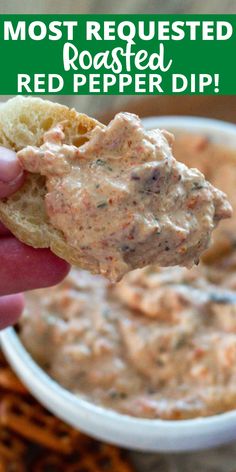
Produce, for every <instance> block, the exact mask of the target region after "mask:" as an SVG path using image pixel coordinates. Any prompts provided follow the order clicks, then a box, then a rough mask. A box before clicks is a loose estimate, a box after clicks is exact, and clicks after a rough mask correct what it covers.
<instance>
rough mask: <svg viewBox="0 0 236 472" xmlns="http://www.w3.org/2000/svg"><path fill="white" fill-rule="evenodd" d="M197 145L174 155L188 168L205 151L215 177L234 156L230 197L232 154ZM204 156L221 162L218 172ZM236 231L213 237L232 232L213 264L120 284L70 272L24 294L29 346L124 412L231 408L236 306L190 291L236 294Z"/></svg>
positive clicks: (65, 376) (153, 271)
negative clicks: (225, 248) (225, 249)
mask: <svg viewBox="0 0 236 472" xmlns="http://www.w3.org/2000/svg"><path fill="white" fill-rule="evenodd" d="M194 139H197V137H195V138H194V137H192V136H185V137H177V140H176V144H175V147H174V149H176V152H178V153H179V155H182V156H183V158H184V159H185V158H186V162H188V159H189V160H190V162H191V165H192V164H193V165H197V163H198V157H197V156H198V153H199V154H200V155H202V154H201V153H203V152H204V153H205V155H206V157H205V158H204V159H205V161H206V165H207V166H208V168H206V167H205V164H204V167H203V168H202V170H203V171H204V172H206V173H207V175H209V177H210V178H211V179H212V180H213V181H214V178H215V176H216V175H220V169H219V167H220V166H222V167H225V166H226V165H227V161H228V158H229V162H230V164H229V165H231V173H232V176H231V180H230V182H232V188H231V186H230V185H229V182H228V180H224V178H223V175H222V179H221V182H219V184H220V185H219V186H220V187H221V188H222V190H227V191H228V193H229V195H230V196H231V195H232V196H234V189H235V184H234V182H235V180H234V179H236V166H235V162H236V161H235V159H236V152H235V151H228V150H227V149H225V148H221V147H219V146H216V145H215V144H213V143H211V142H209V141H207V140H205V139H203V138H201V137H198V142H201V141H202V140H203V142H204V143H205V144H204V146H205V147H204V149H205V150H204V151H203V147H202V146H200V147H199V148H198V146H197V147H196V148H195V146H193V142H194ZM191 146H192V148H191ZM186 148H187V149H188V151H186V154H185V153H184V150H185V149H186ZM191 149H192V150H191ZM193 149H194V150H193ZM207 154H208V155H213V154H214V156H216V160H217V166H216V165H215V163H214V161H213V159H212V160H211V161H210V163H209V162H207ZM193 155H194V156H195V158H194V160H193V161H192V159H193ZM233 156H234V158H233ZM233 159H234V161H233ZM199 163H201V159H199ZM232 164H234V165H232ZM233 175H234V178H233ZM232 204H233V206H234V205H235V200H234V199H233V198H232ZM233 219H235V214H234V217H233ZM234 222H235V220H234ZM235 225H236V222H235ZM234 234H235V226H234V227H233V226H232V227H231V228H230V227H229V226H228V223H227V222H226V223H224V224H222V228H219V229H217V230H216V239H217V240H218V242H219V241H221V240H222V235H223V237H224V240H225V237H226V236H227V237H228V238H229V241H230V244H231V246H232V247H231V253H229V252H227V253H226V254H225V253H223V254H220V257H219V258H218V253H217V248H218V246H217V244H218V243H216V245H215V246H213V247H215V255H214V261H213V262H212V261H211V264H210V265H207V264H203V263H201V264H200V265H199V266H198V267H195V268H193V269H191V270H187V269H185V268H180V267H171V268H166V269H159V268H158V267H157V266H154V265H153V266H150V267H147V268H144V269H140V270H136V271H134V272H130V273H129V274H127V275H126V276H125V277H124V278H123V279H122V281H121V282H120V283H119V284H117V285H116V286H114V285H111V284H110V283H109V282H108V281H107V280H106V279H104V278H103V277H100V276H93V275H91V274H89V273H88V272H85V271H78V270H72V271H71V273H70V274H69V276H68V277H67V279H66V280H65V281H64V282H62V284H60V285H59V286H57V287H53V288H51V289H42V290H39V291H35V292H32V293H29V294H27V305H26V310H25V313H24V316H23V318H22V320H21V325H20V335H21V339H22V341H23V343H24V344H25V346H26V348H27V349H28V351H29V352H30V353H31V354H32V356H33V357H34V358H35V359H36V361H37V362H39V364H40V365H41V366H42V367H43V368H44V369H45V370H46V371H47V372H48V373H49V374H50V375H51V376H52V377H53V378H54V379H56V380H57V381H58V382H59V383H61V384H62V385H63V386H65V387H66V388H68V389H69V390H71V391H72V392H74V393H75V394H79V395H82V396H83V397H84V398H86V399H88V400H90V401H92V402H94V403H96V404H98V405H103V406H105V407H108V408H112V409H115V410H117V411H119V412H122V413H126V414H129V415H132V416H138V417H146V418H164V419H184V418H193V417H196V416H208V415H213V414H217V413H221V412H223V411H227V410H230V409H233V408H235V407H236V305H227V304H217V303H215V302H213V301H212V302H206V301H203V300H202V299H201V298H198V297H193V292H192V288H194V289H196V288H197V289H201V290H207V289H208V288H209V289H211V290H212V287H213V288H214V286H215V289H216V290H217V287H218V286H219V285H220V286H221V287H224V288H227V289H229V288H230V289H236V275H235V274H236V251H235V250H234V248H233V244H232V241H233V238H234ZM206 260H207V259H206ZM177 286H178V287H179V286H181V287H182V290H181V291H179V290H178V289H177V288H176V287H177Z"/></svg>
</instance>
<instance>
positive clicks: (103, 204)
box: [97, 202, 107, 208]
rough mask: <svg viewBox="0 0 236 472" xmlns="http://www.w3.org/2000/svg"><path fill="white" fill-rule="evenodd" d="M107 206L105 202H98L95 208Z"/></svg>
mask: <svg viewBox="0 0 236 472" xmlns="http://www.w3.org/2000/svg"><path fill="white" fill-rule="evenodd" d="M106 206H107V202H100V203H98V204H97V208H105V207H106Z"/></svg>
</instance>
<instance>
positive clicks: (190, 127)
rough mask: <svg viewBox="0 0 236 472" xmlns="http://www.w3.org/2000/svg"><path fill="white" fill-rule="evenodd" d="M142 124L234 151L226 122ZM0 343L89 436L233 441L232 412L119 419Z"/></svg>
mask: <svg viewBox="0 0 236 472" xmlns="http://www.w3.org/2000/svg"><path fill="white" fill-rule="evenodd" d="M143 123H144V125H145V127H146V128H149V129H150V128H155V127H159V128H166V129H169V130H170V131H174V132H176V133H178V132H179V131H182V130H186V131H189V132H193V133H194V132H197V133H202V134H204V135H207V136H210V137H211V138H213V139H214V141H215V142H218V143H223V144H225V145H227V146H231V147H235V148H236V126H235V125H233V124H230V123H225V122H222V121H218V120H210V119H206V118H195V117H171V116H169V117H151V118H145V119H143ZM32 316H33V315H32ZM0 339H1V344H2V348H3V351H4V353H5V355H6V357H7V359H8V361H9V362H10V364H11V365H12V367H13V369H14V370H15V371H16V373H17V374H18V375H19V377H20V378H21V379H22V381H23V382H24V384H25V385H27V387H28V388H29V390H30V391H31V392H32V394H33V395H34V396H35V397H36V398H37V399H38V400H39V401H40V402H41V403H42V404H43V405H45V406H46V407H47V408H48V409H49V410H50V411H52V412H53V413H54V414H55V415H56V416H58V417H59V418H61V419H63V420H64V421H65V422H67V423H68V424H70V425H72V426H74V427H75V428H78V429H79V430H81V431H83V432H85V433H88V434H90V435H91V436H94V437H96V438H99V439H102V440H104V441H107V442H111V443H113V444H117V445H120V446H123V447H127V448H132V449H140V450H143V451H188V450H198V449H203V448H209V447H212V446H216V445H219V444H223V443H227V442H230V441H233V440H234V439H236V410H233V411H230V412H227V413H222V414H220V415H217V416H211V417H208V418H196V419H190V420H183V421H166V420H158V419H157V420H149V419H142V418H133V417H130V416H127V415H122V414H119V413H116V412H115V411H111V410H108V409H105V408H102V407H99V406H96V405H94V404H93V403H90V402H88V401H85V400H84V399H82V398H80V397H79V396H75V395H73V394H72V393H70V392H69V391H67V390H65V389H64V388H62V387H61V386H60V385H59V384H58V383H56V382H55V381H53V380H52V379H51V378H50V377H49V376H48V375H47V374H46V373H45V372H44V371H43V370H42V369H41V368H40V367H39V366H38V365H37V364H36V363H35V362H34V360H33V359H32V358H31V356H30V355H29V354H28V353H27V351H26V350H25V348H24V346H23V345H22V343H21V341H20V339H19V337H18V335H17V334H16V332H15V330H14V329H13V328H8V329H6V330H5V331H2V332H1V334H0Z"/></svg>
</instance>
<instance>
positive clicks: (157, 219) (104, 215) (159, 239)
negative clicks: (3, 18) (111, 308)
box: [18, 113, 231, 281]
mask: <svg viewBox="0 0 236 472" xmlns="http://www.w3.org/2000/svg"><path fill="white" fill-rule="evenodd" d="M172 141H173V137H172V135H170V134H169V133H167V132H166V131H160V130H152V131H145V130H144V128H143V126H142V124H141V121H140V120H139V118H138V117H137V116H136V115H132V114H129V113H119V114H117V115H116V116H115V118H114V120H112V121H111V123H110V124H109V125H108V126H107V127H100V126H97V127H96V128H95V129H94V130H93V131H92V132H91V133H90V135H89V136H88V141H87V142H86V143H85V144H83V145H82V146H80V147H76V146H74V145H72V144H68V143H65V135H64V133H63V124H61V125H60V124H59V125H58V126H57V127H55V128H53V129H51V130H49V131H48V132H47V133H45V136H44V144H43V145H42V146H41V147H40V148H37V147H32V146H28V147H26V148H24V149H23V150H21V151H20V152H18V157H19V159H20V162H21V164H22V166H23V168H24V169H26V170H27V171H29V172H32V173H40V174H42V175H44V176H45V177H46V187H47V191H48V193H47V194H46V197H45V206H46V211H47V214H48V217H49V220H50V222H51V223H52V225H53V226H54V227H55V228H57V229H59V230H61V231H62V232H63V234H64V237H65V239H66V241H67V243H68V244H69V245H70V246H71V247H73V248H74V249H77V250H78V254H80V255H81V254H82V255H83V258H85V259H87V260H88V261H89V266H90V267H92V268H93V269H94V270H93V271H94V272H95V273H101V274H103V275H105V276H107V277H108V278H109V279H110V280H112V281H117V280H119V279H121V278H122V276H123V275H124V274H125V273H126V272H128V271H129V270H132V269H135V268H138V267H144V266H146V265H148V264H150V263H154V262H155V263H158V265H159V266H163V267H166V266H173V265H183V266H187V267H191V266H192V265H193V264H194V263H198V261H199V257H200V255H201V253H202V252H203V251H204V250H205V249H206V248H207V247H208V245H209V241H210V236H211V232H212V230H213V229H214V227H215V226H216V224H217V223H218V222H219V220H221V219H222V218H228V217H229V216H231V207H230V205H229V203H228V201H227V199H226V196H225V194H223V193H222V192H221V191H219V190H217V189H216V188H214V187H213V186H212V185H211V184H210V183H209V182H207V181H206V180H205V178H204V176H203V175H202V174H201V173H200V172H199V171H198V170H197V169H189V168H188V167H186V166H185V165H183V164H182V163H180V162H178V161H176V160H175V159H174V157H173V155H172V151H171V144H172Z"/></svg>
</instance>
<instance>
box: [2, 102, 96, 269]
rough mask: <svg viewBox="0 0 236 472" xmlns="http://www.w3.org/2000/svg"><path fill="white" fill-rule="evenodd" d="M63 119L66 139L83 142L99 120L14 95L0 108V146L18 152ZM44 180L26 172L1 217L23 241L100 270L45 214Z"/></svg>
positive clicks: (40, 140)
mask: <svg viewBox="0 0 236 472" xmlns="http://www.w3.org/2000/svg"><path fill="white" fill-rule="evenodd" d="M61 122H64V127H63V131H64V132H65V136H66V142H68V143H69V144H71V143H73V144H75V145H80V144H82V143H83V142H85V141H86V140H87V137H86V134H87V133H89V132H90V131H91V130H92V129H93V128H94V127H95V126H101V127H102V126H103V125H102V124H101V123H99V122H98V121H96V120H94V119H92V118H90V117H88V116H87V115H84V114H82V113H78V112H77V111H76V110H75V109H70V108H68V107H66V106H64V105H60V104H58V103H54V102H50V101H48V100H42V99H40V98H35V97H21V96H19V97H15V98H13V99H11V100H8V101H7V102H5V103H4V104H2V105H1V107H0V146H4V147H7V148H9V149H12V150H14V151H16V152H17V151H19V150H21V149H22V148H24V147H25V146H28V145H31V146H40V145H41V144H42V143H43V135H44V133H45V132H46V131H48V130H49V129H50V128H51V127H53V126H55V125H56V124H58V123H61ZM45 194H46V187H45V179H44V177H42V176H40V175H38V174H27V175H26V180H25V183H24V185H23V186H22V187H21V188H20V190H18V191H17V192H16V193H14V195H12V196H10V197H8V198H5V199H3V200H0V220H1V221H2V222H3V223H4V225H5V226H6V227H7V228H8V229H9V230H10V231H11V232H12V233H13V234H14V236H16V237H17V238H18V239H19V240H20V241H22V242H23V243H25V244H28V245H30V246H33V247H34V248H50V249H51V250H52V252H54V253H55V254H56V255H57V256H59V257H61V258H62V259H64V260H66V261H67V262H69V263H70V264H72V265H76V266H79V267H81V268H83V269H86V270H90V272H93V273H98V272H99V267H98V265H97V263H96V261H94V263H93V262H92V261H91V260H90V261H88V260H87V259H86V258H85V257H84V256H83V254H82V253H81V252H80V251H79V249H73V248H72V247H70V246H69V245H68V244H67V242H66V240H65V237H64V235H63V233H62V232H61V231H59V230H57V229H55V228H54V227H53V226H52V225H51V223H50V221H49V218H48V216H47V214H46V210H45V205H44V197H45Z"/></svg>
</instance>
